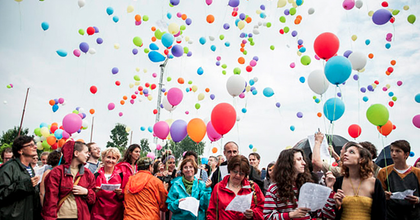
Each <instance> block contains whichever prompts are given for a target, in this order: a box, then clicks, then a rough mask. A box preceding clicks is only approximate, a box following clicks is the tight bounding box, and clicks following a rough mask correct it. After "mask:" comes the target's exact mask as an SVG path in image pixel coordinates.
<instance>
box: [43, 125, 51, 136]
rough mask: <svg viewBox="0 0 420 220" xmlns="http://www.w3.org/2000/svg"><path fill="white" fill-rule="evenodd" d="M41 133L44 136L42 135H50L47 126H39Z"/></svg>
mask: <svg viewBox="0 0 420 220" xmlns="http://www.w3.org/2000/svg"><path fill="white" fill-rule="evenodd" d="M41 135H42V136H44V137H48V136H50V131H49V130H48V128H47V127H42V128H41Z"/></svg>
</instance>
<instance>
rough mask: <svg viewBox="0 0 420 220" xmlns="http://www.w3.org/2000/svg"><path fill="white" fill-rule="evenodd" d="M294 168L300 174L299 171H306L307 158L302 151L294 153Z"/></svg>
mask: <svg viewBox="0 0 420 220" xmlns="http://www.w3.org/2000/svg"><path fill="white" fill-rule="evenodd" d="M294 162H295V164H294V168H295V171H296V172H297V173H298V174H299V173H304V172H305V165H306V163H305V160H304V159H303V155H302V153H301V152H296V153H295V155H294Z"/></svg>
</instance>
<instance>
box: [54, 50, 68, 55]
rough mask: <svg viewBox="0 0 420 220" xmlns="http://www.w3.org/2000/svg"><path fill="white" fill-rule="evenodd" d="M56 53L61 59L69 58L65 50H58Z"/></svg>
mask: <svg viewBox="0 0 420 220" xmlns="http://www.w3.org/2000/svg"><path fill="white" fill-rule="evenodd" d="M56 52H57V54H58V56H60V57H66V56H67V51H65V50H63V49H60V50H57V51H56Z"/></svg>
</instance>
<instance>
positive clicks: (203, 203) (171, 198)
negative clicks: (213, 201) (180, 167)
mask: <svg viewBox="0 0 420 220" xmlns="http://www.w3.org/2000/svg"><path fill="white" fill-rule="evenodd" d="M210 195H211V187H206V184H205V183H204V182H203V181H199V180H198V179H197V178H196V177H194V183H193V187H192V192H191V195H189V194H188V193H187V190H186V189H185V186H184V183H183V182H182V177H177V178H175V179H174V180H173V181H172V187H171V189H170V191H169V194H168V199H167V200H166V203H167V204H168V209H169V210H171V211H172V219H173V220H176V219H182V220H185V219H199V220H204V219H205V218H206V209H207V207H208V206H209V201H210ZM189 196H192V197H194V198H196V199H197V200H199V201H200V206H199V211H198V217H195V216H194V215H193V214H192V213H191V212H189V211H186V210H183V209H179V200H180V199H182V198H186V197H189Z"/></svg>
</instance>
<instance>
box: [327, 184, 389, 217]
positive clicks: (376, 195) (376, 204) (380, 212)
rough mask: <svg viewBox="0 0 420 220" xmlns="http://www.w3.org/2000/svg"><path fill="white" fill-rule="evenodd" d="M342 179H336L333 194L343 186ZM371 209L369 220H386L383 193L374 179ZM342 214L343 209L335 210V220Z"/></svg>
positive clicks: (380, 186)
mask: <svg viewBox="0 0 420 220" xmlns="http://www.w3.org/2000/svg"><path fill="white" fill-rule="evenodd" d="M343 179H344V177H342V176H341V177H338V178H337V180H336V181H335V184H334V192H337V190H338V189H341V186H342V185H343ZM372 200H373V201H372V209H371V212H370V219H372V220H384V219H386V211H385V210H386V207H385V193H384V190H383V189H382V184H381V182H380V181H379V180H378V179H376V180H375V191H374V192H373V195H372ZM342 213H343V209H339V210H336V213H335V219H338V220H339V219H341V214H342Z"/></svg>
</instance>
